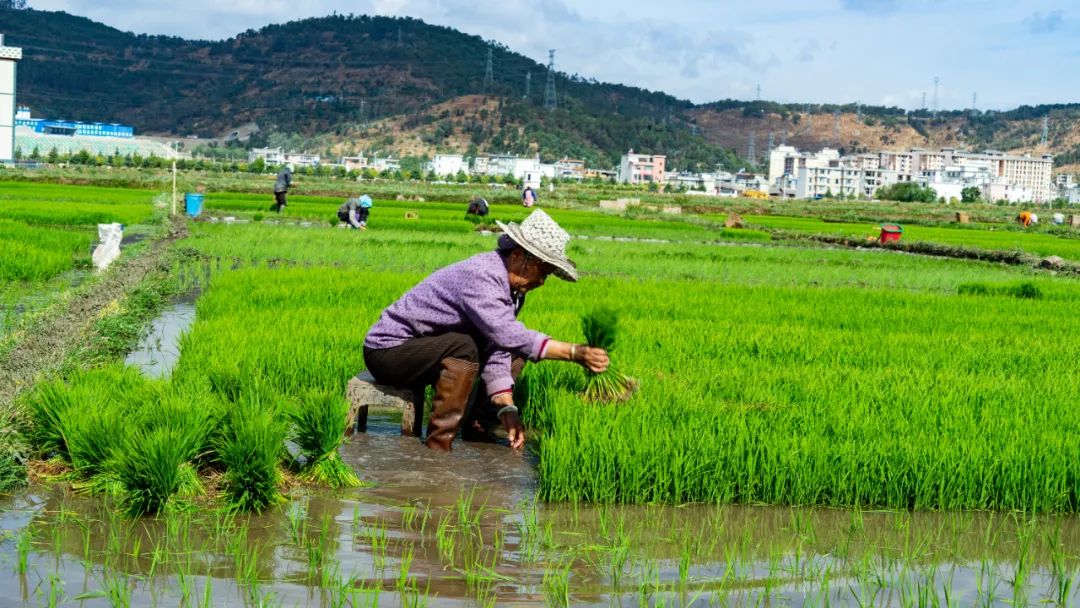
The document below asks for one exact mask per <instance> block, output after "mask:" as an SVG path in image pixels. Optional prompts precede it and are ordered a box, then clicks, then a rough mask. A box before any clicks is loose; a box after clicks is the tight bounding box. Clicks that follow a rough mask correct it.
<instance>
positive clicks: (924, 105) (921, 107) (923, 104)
mask: <svg viewBox="0 0 1080 608" xmlns="http://www.w3.org/2000/svg"><path fill="white" fill-rule="evenodd" d="M919 109H920V110H925V109H926V91H923V92H922V105H920V106H919Z"/></svg>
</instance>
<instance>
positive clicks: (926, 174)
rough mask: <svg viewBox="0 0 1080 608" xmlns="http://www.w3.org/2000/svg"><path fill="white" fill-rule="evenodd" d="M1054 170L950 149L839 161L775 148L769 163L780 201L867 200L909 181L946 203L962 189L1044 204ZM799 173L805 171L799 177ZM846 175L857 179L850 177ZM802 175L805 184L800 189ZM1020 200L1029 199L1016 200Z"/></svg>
mask: <svg viewBox="0 0 1080 608" xmlns="http://www.w3.org/2000/svg"><path fill="white" fill-rule="evenodd" d="M1053 164H1054V163H1053V157H1052V156H1050V155H1044V156H1041V157H1038V158H1033V157H1031V156H1016V155H1008V154H1004V153H1002V152H996V151H987V152H982V153H970V152H962V151H958V150H956V149H955V148H942V149H940V150H924V149H922V148H912V149H910V150H906V151H899V152H898V151H884V152H879V153H877V154H857V155H853V156H845V157H843V158H840V156H839V153H838V152H837V151H836V150H832V149H830V148H824V149H822V150H821V151H820V152H817V153H802V152H798V151H797V150H795V149H794V148H792V147H790V146H780V147H778V148H776V149H774V150H773V152H772V154H770V157H769V184H770V187H771V188H772V189H773V190H774V191H777V190H779V192H780V193H781V194H782V195H784V196H791V195H794V196H797V197H800V198H802V197H806V198H814V197H816V196H824V195H825V194H826V193H827V192H828V191H829V190H831V191H832V193H833V194H844V195H851V194H856V195H862V196H871V197H872V196H873V195H874V192H875V191H876V190H877V188H880V187H882V186H887V185H889V184H892V183H896V182H911V181H913V182H918V183H921V184H923V185H927V186H930V187H932V188H934V189H935V191H937V193H938V196H939V197H944V198H945V199H946V200H947V199H950V198H960V192H961V191H962V190H963V189H964V188H966V187H970V186H976V187H979V188H980V189H982V190H984V193H983V197H984V198H985V199H986V200H991V201H995V200H1008V201H1018V200H1029V201H1032V202H1036V203H1043V202H1046V201H1049V200H1051V199H1052V198H1053V197H1054V195H1055V192H1056V191H1055V188H1054V184H1053V181H1052V176H1051V171H1052V169H1053ZM803 169H806V171H805V172H802V170H803ZM811 169H812V170H811ZM851 171H855V172H858V174H857V175H852V174H851V173H850V172H851ZM803 175H805V179H806V180H807V181H806V183H800V176H803ZM792 176H794V182H795V183H794V192H792V191H791V183H792V179H791V177H792ZM991 185H993V186H994V187H993V188H991V187H990V186H991ZM1022 196H1029V197H1030V198H1028V199H1020V198H1019V197H1022Z"/></svg>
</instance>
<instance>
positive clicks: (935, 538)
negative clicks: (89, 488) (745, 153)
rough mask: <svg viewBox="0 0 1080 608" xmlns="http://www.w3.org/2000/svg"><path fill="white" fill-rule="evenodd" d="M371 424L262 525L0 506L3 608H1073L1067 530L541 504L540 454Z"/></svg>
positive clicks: (1031, 520) (16, 503) (870, 514)
mask: <svg viewBox="0 0 1080 608" xmlns="http://www.w3.org/2000/svg"><path fill="white" fill-rule="evenodd" d="M397 428H398V423H397V420H394V419H393V418H391V417H382V418H380V417H377V416H373V417H372V419H371V426H370V427H369V432H368V433H367V434H360V435H354V437H353V438H352V440H350V442H349V443H347V444H346V445H345V446H343V447H342V449H341V453H342V455H343V457H344V458H345V460H346V462H348V463H349V464H350V465H351V466H352V467H354V468H355V469H356V470H357V471H361V472H363V473H364V476H365V481H367V482H369V483H371V484H372V485H370V486H369V487H365V488H361V489H356V490H349V491H344V492H327V491H319V490H297V491H295V492H294V493H293V494H292V495H291V497H290V501H289V502H288V503H287V504H284V505H282V506H280V507H278V508H275V509H271V510H268V511H266V512H264V513H262V514H258V515H256V514H237V513H232V512H230V511H228V510H226V509H222V508H208V509H203V508H199V509H189V510H184V511H179V512H175V513H169V514H165V515H160V516H157V517H146V518H140V519H135V520H132V519H128V518H125V517H123V516H122V515H120V514H119V512H118V510H117V509H116V508H115V506H116V505H115V504H113V503H112V502H111V501H109V500H107V499H102V498H100V497H88V496H84V495H78V494H73V493H71V492H70V491H68V490H65V489H64V487H63V486H36V487H34V488H31V489H29V490H27V491H25V492H22V493H19V494H16V495H13V496H9V497H5V498H3V500H2V502H0V509H2V512H3V514H2V515H0V530H2V532H0V534H2V535H3V540H2V541H0V570H2V571H4V572H5V573H6V574H5V576H3V577H0V581H2V582H0V589H2V593H0V597H3V598H5V599H4V600H0V605H31V606H35V605H76V604H77V605H84V606H120V605H123V606H128V605H130V606H141V605H160V606H174V605H176V606H196V605H197V606H279V605H280V606H361V605H363V606H369V605H370V606H374V605H385V606H476V605H522V606H526V605H536V606H543V605H547V606H568V605H595V606H608V605H625V606H655V605H669V606H670V605H685V606H713V605H716V606H719V605H732V606H739V605H792V606H825V605H841V606H926V605H956V606H976V605H979V606H1015V605H1032V606H1034V605H1043V604H1046V603H1050V604H1053V605H1072V604H1073V603H1075V602H1076V601H1077V600H1078V599H1080V598H1077V595H1076V587H1075V583H1076V579H1077V575H1078V570H1077V568H1078V567H1080V561H1078V556H1077V554H1076V548H1077V547H1080V521H1078V520H1077V518H1076V517H1074V516H1041V517H1031V516H1024V515H1021V514H995V513H962V512H950V513H932V512H924V513H911V512H906V511H889V510H859V509H826V508H811V507H770V506H738V505H727V506H714V505H700V504H699V505H640V506H633V505H589V504H571V503H568V504H561V503H556V504H552V503H543V502H541V501H538V500H537V498H536V494H535V488H536V478H535V462H534V458H535V456H529V455H514V454H511V453H508V450H506V448H503V447H501V446H494V445H487V444H472V443H465V444H461V445H460V446H458V447H457V449H455V451H454V453H453V458H452V459H451V458H446V457H444V456H440V455H438V454H435V453H432V452H431V451H430V450H427V449H426V448H425V447H424V446H423V445H422V444H421V443H419V442H418V441H417V440H415V439H412V438H405V437H401V436H400V435H398V432H397Z"/></svg>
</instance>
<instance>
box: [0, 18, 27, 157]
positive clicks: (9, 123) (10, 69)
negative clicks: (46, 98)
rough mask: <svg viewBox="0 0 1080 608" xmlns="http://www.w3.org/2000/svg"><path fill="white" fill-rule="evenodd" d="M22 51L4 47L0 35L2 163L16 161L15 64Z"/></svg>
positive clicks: (0, 147)
mask: <svg viewBox="0 0 1080 608" xmlns="http://www.w3.org/2000/svg"><path fill="white" fill-rule="evenodd" d="M20 59H22V49H21V48H19V47H16V46H4V35H3V34H0V161H10V160H14V159H15V62H17V61H19V60H20Z"/></svg>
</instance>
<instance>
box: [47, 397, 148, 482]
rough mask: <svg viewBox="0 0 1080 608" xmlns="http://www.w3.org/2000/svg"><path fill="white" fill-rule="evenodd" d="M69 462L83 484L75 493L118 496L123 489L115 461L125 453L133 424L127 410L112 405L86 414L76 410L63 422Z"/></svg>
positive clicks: (70, 412)
mask: <svg viewBox="0 0 1080 608" xmlns="http://www.w3.org/2000/svg"><path fill="white" fill-rule="evenodd" d="M60 428H61V432H62V433H63V435H64V438H65V440H66V442H67V449H68V457H69V462H70V463H71V466H72V468H73V469H75V472H76V473H77V474H78V475H79V477H80V478H81V481H78V482H75V483H74V484H73V486H74V487H75V489H76V490H80V491H84V492H89V493H91V494H97V493H106V494H112V495H117V494H119V493H120V492H121V491H122V490H123V487H122V485H121V484H120V483H119V480H118V479H117V477H116V475H115V470H116V460H117V459H118V458H119V457H120V454H121V452H123V451H124V448H125V442H126V440H127V438H128V436H129V434H130V432H131V425H130V424H129V419H128V415H127V412H126V411H125V409H124V408H123V407H122V406H121V405H119V404H117V403H109V404H106V405H103V406H100V407H98V408H97V409H91V410H87V411H83V410H82V409H81V408H73V409H70V410H68V411H66V412H65V413H64V414H63V416H62V418H61V420H60Z"/></svg>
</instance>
